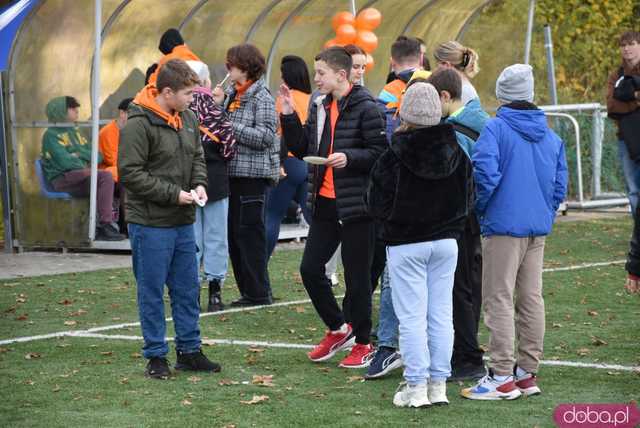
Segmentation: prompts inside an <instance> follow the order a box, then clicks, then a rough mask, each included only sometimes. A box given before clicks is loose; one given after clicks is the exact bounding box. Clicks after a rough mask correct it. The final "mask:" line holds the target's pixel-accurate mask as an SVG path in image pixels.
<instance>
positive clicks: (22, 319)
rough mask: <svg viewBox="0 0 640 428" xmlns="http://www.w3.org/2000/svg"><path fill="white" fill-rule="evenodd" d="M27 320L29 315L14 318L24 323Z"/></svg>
mask: <svg viewBox="0 0 640 428" xmlns="http://www.w3.org/2000/svg"><path fill="white" fill-rule="evenodd" d="M27 319H29V314H22V315H20V316H17V317H16V321H26V320H27Z"/></svg>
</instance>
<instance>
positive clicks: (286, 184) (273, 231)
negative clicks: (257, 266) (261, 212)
mask: <svg viewBox="0 0 640 428" xmlns="http://www.w3.org/2000/svg"><path fill="white" fill-rule="evenodd" d="M283 166H284V171H285V172H286V173H287V176H286V177H285V178H284V179H282V180H280V182H279V183H278V185H277V186H276V187H274V188H273V189H271V190H270V191H269V198H268V199H267V254H268V255H269V257H271V254H272V253H273V249H274V248H275V246H276V243H277V242H278V235H279V234H280V223H281V222H282V219H283V218H284V216H285V215H286V214H287V209H288V208H289V204H290V203H291V201H292V200H294V201H296V202H297V203H298V205H300V208H302V215H304V219H305V220H306V221H307V223H311V217H310V215H309V212H308V210H307V174H308V168H307V164H306V163H305V162H304V161H301V160H300V159H298V158H293V157H288V158H287V159H285V161H284V165H283Z"/></svg>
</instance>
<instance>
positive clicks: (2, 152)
mask: <svg viewBox="0 0 640 428" xmlns="http://www.w3.org/2000/svg"><path fill="white" fill-rule="evenodd" d="M2 78H3V75H2V74H1V73H0V190H2V220H3V224H4V252H5V253H11V252H13V230H12V225H11V183H10V182H9V161H8V160H7V140H6V139H5V136H6V133H5V129H4V86H3V82H2Z"/></svg>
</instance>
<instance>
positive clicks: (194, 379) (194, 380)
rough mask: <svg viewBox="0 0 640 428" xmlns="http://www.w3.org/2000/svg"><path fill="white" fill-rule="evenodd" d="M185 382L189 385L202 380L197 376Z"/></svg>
mask: <svg viewBox="0 0 640 428" xmlns="http://www.w3.org/2000/svg"><path fill="white" fill-rule="evenodd" d="M187 380H188V381H189V382H191V383H198V382H200V381H201V380H202V378H201V377H198V376H190V377H189V378H188V379H187Z"/></svg>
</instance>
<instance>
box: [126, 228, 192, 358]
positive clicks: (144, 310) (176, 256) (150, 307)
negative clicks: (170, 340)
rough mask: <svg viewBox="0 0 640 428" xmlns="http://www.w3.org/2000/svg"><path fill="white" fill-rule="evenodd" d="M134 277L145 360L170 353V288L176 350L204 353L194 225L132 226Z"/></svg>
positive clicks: (130, 231) (130, 234) (130, 230)
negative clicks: (166, 301) (166, 291)
mask: <svg viewBox="0 0 640 428" xmlns="http://www.w3.org/2000/svg"><path fill="white" fill-rule="evenodd" d="M129 239H130V240H131V256H132V259H133V274H134V276H135V278H136V284H137V292H138V311H139V314H140V324H141V327H142V336H143V337H144V346H143V348H142V351H143V356H144V357H145V358H147V359H148V358H152V357H164V356H165V355H167V353H168V352H169V345H168V344H167V341H166V338H165V337H166V333H167V326H166V322H165V314H164V299H163V297H164V285H165V284H166V285H167V287H169V298H170V300H171V315H172V317H173V322H174V325H175V330H176V337H175V343H176V349H177V350H178V351H181V352H184V353H187V354H188V353H192V352H196V351H198V350H199V349H200V329H199V327H198V318H199V316H200V305H199V304H198V296H199V294H200V284H199V282H198V266H197V265H196V241H195V237H194V234H193V225H192V224H187V225H184V226H176V227H152V226H143V225H140V224H134V223H129Z"/></svg>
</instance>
